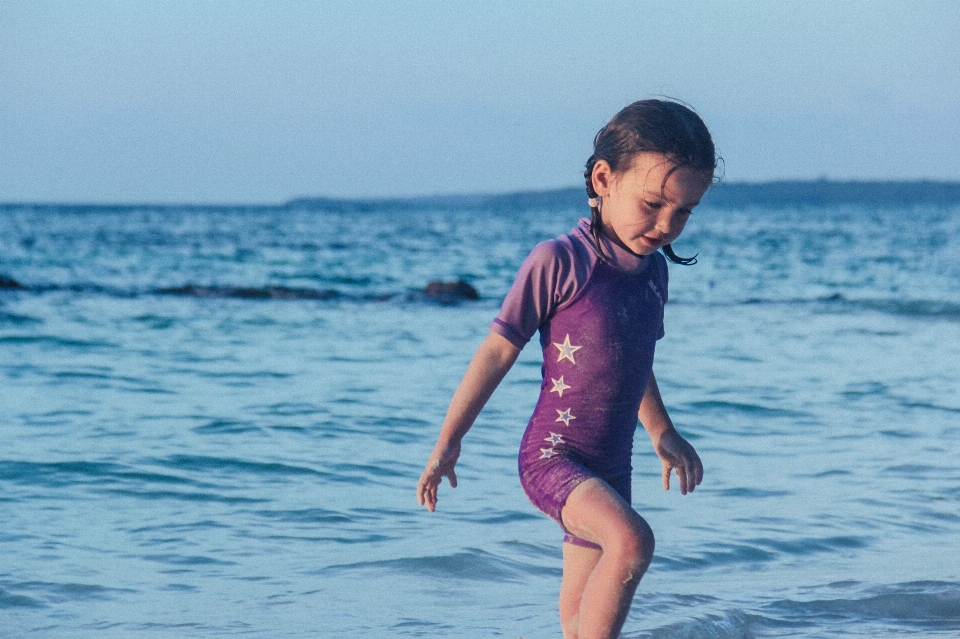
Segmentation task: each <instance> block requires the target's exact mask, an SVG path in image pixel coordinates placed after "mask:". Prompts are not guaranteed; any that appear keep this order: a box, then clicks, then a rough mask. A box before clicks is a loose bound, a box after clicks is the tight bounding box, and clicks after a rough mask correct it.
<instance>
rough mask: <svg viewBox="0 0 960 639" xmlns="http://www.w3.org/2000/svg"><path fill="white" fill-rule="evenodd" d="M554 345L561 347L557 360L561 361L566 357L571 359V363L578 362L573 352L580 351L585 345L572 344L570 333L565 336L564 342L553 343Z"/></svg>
mask: <svg viewBox="0 0 960 639" xmlns="http://www.w3.org/2000/svg"><path fill="white" fill-rule="evenodd" d="M553 345H554V346H556V347H557V348H559V349H560V354H559V355H558V356H557V361H558V362H561V361H563V360H565V359H569V360H570V362H571V363H573V364H576V363H577V362H576V361H574V359H573V354H574V353H576V352H577V351H579V350H580V349H581V348H583V346H573V345H572V344H570V335H569V334H568V335H567V336H566V337H565V338H563V344H558V343H557V342H554V343H553Z"/></svg>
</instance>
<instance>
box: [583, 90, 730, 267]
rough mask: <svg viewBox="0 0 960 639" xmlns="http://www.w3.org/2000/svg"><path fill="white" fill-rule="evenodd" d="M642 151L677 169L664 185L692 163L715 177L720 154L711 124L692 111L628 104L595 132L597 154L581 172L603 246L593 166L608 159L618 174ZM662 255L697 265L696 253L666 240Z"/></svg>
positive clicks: (666, 104)
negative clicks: (677, 249) (686, 253)
mask: <svg viewBox="0 0 960 639" xmlns="http://www.w3.org/2000/svg"><path fill="white" fill-rule="evenodd" d="M638 153H659V154H660V155H664V156H666V157H667V159H669V160H670V162H672V163H673V165H674V166H673V167H672V168H671V169H670V170H669V171H668V172H667V174H666V176H664V184H666V181H667V180H668V179H669V178H670V176H671V175H672V174H673V172H674V171H676V170H677V169H679V168H681V167H689V168H691V169H694V170H696V171H701V172H703V173H704V174H705V175H709V176H710V177H711V180H715V179H716V178H715V173H716V169H717V166H718V164H719V163H720V162H722V160H721V159H720V158H719V156H717V153H716V149H715V148H714V145H713V139H712V138H711V137H710V131H708V130H707V125H705V124H704V123H703V120H701V119H700V116H699V115H697V114H696V113H694V111H693V109H691V108H690V107H688V106H686V105H684V104H681V103H679V102H674V101H672V100H640V101H638V102H634V103H633V104H630V105H628V106H626V107H624V108H623V109H622V110H621V111H620V112H619V113H617V114H616V115H615V116H613V119H612V120H610V122H609V123H607V125H606V126H605V127H603V128H602V129H600V131H599V132H598V133H597V135H596V137H595V138H594V139H593V155H591V156H590V159H589V160H587V165H586V170H585V171H584V172H583V176H584V178H586V182H587V196H588V197H589V198H590V199H591V200H594V201H595V202H596V204H595V205H593V203H591V207H590V210H591V213H590V233H591V235H593V240H594V242H595V243H596V245H597V249H598V250H600V254H601V255H603V250H602V249H600V228H601V218H600V204H601V203H600V200H599V198H598V197H597V192H596V191H595V190H594V189H593V167H594V166H596V164H597V162H599V161H600V160H604V161H606V163H607V164H609V165H610V169H611V170H612V171H613V172H614V173H618V172H623V171H628V170H629V169H630V166H631V163H632V162H633V159H634V157H635V156H636V155H637V154H638ZM663 253H664V255H666V256H667V258H669V259H670V261H671V262H675V263H677V264H695V263H696V262H697V256H696V255H694V256H693V257H679V256H678V255H677V254H676V253H674V252H673V248H672V247H671V246H670V245H669V244H667V245H666V246H664V247H663Z"/></svg>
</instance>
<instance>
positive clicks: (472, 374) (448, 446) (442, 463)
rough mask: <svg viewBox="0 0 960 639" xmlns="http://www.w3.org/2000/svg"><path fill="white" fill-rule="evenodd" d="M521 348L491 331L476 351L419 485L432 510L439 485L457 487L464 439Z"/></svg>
mask: <svg viewBox="0 0 960 639" xmlns="http://www.w3.org/2000/svg"><path fill="white" fill-rule="evenodd" d="M519 354H520V349H518V348H517V347H516V346H514V345H513V344H511V343H510V342H508V341H507V339H506V338H505V337H503V336H501V335H499V334H497V333H490V334H489V335H487V338H486V339H485V340H483V342H482V343H481V344H480V347H479V348H477V352H476V353H475V354H474V356H473V359H472V360H471V361H470V365H469V366H468V367H467V372H466V373H465V374H464V375H463V380H461V382H460V385H459V386H458V387H457V391H456V392H455V393H454V394H453V399H452V400H450V408H449V409H447V416H446V418H444V420H443V426H441V427H440V437H439V438H438V439H437V444H436V446H434V447H433V452H432V453H431V454H430V459H429V461H427V467H426V468H425V469H424V471H423V474H422V475H421V476H420V481H419V483H418V484H417V501H418V502H420V505H421V506H426V507H427V509H428V510H429V511H430V512H433V510H434V509H435V508H436V507H437V487H438V486H440V482H441V481H442V480H443V477H444V476H446V477H448V478H449V479H450V485H451V486H452V487H454V488H456V487H457V474H456V473H455V472H454V470H453V467H454V466H455V465H456V463H457V458H458V457H459V456H460V440H461V439H463V436H464V435H466V434H467V431H468V430H470V427H471V426H472V425H473V420H475V419H476V418H477V415H479V414H480V410H481V409H482V408H483V406H484V404H486V403H487V400H488V399H490V396H491V395H493V391H494V390H496V388H497V386H498V385H499V384H500V381H501V380H502V379H503V376H504V375H506V374H507V371H509V370H510V367H511V366H513V363H514V362H515V361H517V356H518V355H519Z"/></svg>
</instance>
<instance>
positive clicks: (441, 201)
mask: <svg viewBox="0 0 960 639" xmlns="http://www.w3.org/2000/svg"><path fill="white" fill-rule="evenodd" d="M586 200H587V196H586V193H585V192H584V190H583V187H570V188H564V189H552V190H545V191H520V192H516V193H501V194H495V195H435V196H424V197H410V198H385V199H369V200H365V199H335V198H298V199H294V200H290V201H289V202H287V203H286V205H285V206H287V207H290V208H320V209H335V210H341V211H358V212H359V211H363V210H375V209H376V210H384V209H398V210H402V209H424V208H437V209H450V208H457V209H478V210H490V209H516V208H520V209H530V208H558V207H564V208H566V207H577V206H584V207H586ZM957 204H960V182H939V181H932V180H918V181H909V182H907V181H903V182H888V181H848V182H841V181H833V180H779V181H775V182H730V183H727V182H721V183H720V184H717V185H715V186H713V187H712V188H711V189H710V190H709V191H707V194H706V195H705V196H704V198H703V201H702V204H701V205H702V206H709V207H712V208H719V209H741V208H749V207H763V208H795V207H823V206H837V205H862V206H878V207H900V206H917V205H927V206H952V205H957Z"/></svg>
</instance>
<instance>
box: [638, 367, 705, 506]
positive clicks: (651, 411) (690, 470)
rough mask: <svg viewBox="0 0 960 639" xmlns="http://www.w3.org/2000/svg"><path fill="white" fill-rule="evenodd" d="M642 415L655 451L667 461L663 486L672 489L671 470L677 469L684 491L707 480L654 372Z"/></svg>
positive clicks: (661, 459)
mask: <svg viewBox="0 0 960 639" xmlns="http://www.w3.org/2000/svg"><path fill="white" fill-rule="evenodd" d="M638 417H639V418H640V423H641V424H643V428H644V430H646V431H647V434H648V435H650V439H651V440H653V450H654V451H656V453H657V456H659V457H660V462H661V463H662V464H663V489H664V490H670V471H671V470H673V469H676V472H677V479H679V480H680V494H682V495H686V494H687V493H692V492H693V489H694V488H696V487H697V486H699V485H700V482H701V481H703V463H702V462H701V461H700V456H699V455H697V451H695V450H694V449H693V446H691V445H690V442H688V441H687V440H685V439H684V438H683V437H681V436H680V433H678V432H677V429H676V428H674V427H673V422H672V421H671V420H670V415H668V414H667V408H666V407H665V406H664V405H663V399H661V397H660V388H659V387H658V386H657V378H656V377H654V375H653V373H652V372H651V373H650V381H649V382H647V390H646V391H645V392H644V394H643V400H642V401H641V402H640V410H639V412H638Z"/></svg>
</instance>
